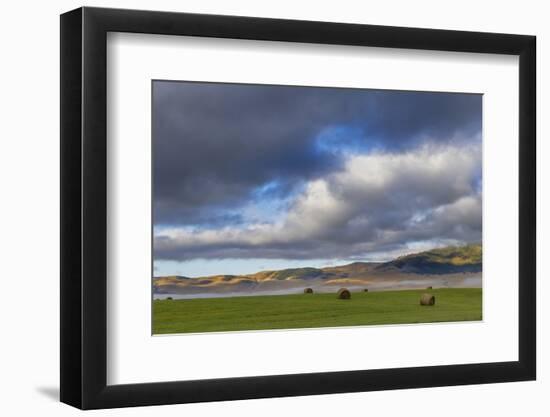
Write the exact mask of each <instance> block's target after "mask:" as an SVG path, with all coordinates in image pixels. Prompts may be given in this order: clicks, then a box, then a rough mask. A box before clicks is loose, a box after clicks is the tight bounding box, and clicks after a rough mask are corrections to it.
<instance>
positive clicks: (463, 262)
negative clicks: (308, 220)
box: [153, 244, 482, 296]
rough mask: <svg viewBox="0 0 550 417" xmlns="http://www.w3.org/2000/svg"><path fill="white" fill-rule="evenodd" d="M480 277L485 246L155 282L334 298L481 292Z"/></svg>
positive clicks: (188, 289) (179, 289) (213, 291)
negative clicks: (336, 293)
mask: <svg viewBox="0 0 550 417" xmlns="http://www.w3.org/2000/svg"><path fill="white" fill-rule="evenodd" d="M481 271H482V248H481V244H470V245H463V246H448V247H444V248H437V249H432V250H428V251H423V252H419V253H413V254H409V255H405V256H400V257H398V258H395V259H393V260H391V261H387V262H353V263H350V264H347V265H340V266H329V267H324V268H312V267H304V268H289V269H282V270H277V271H260V272H257V273H254V274H245V275H215V276H207V277H198V278H190V277H185V276H178V275H175V276H161V277H154V278H153V292H154V293H155V294H176V295H178V294H179V295H197V294H204V295H205V296H208V295H220V296H223V295H227V294H243V295H252V294H262V293H263V294H275V293H291V292H296V291H297V290H300V289H303V288H306V287H309V288H312V289H314V290H315V291H319V292H329V291H333V290H334V288H335V287H343V286H345V287H350V288H356V287H358V288H368V289H374V290H376V289H393V288H418V287H422V286H426V285H430V286H431V285H436V286H444V287H465V286H481Z"/></svg>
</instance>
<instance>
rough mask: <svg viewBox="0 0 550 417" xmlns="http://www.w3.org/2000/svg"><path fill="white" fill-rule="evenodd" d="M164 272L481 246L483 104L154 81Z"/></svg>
mask: <svg viewBox="0 0 550 417" xmlns="http://www.w3.org/2000/svg"><path fill="white" fill-rule="evenodd" d="M152 104H153V132H152V134H153V223H154V224H153V234H154V236H153V252H154V274H155V276H161V275H184V276H188V277H197V276H207V275H216V274H244V273H253V272H257V271H260V270H267V269H283V268H288V267H300V266H313V267H322V266H327V265H339V264H345V263H349V262H355V261H374V260H379V261H380V260H389V259H392V258H394V257H396V256H399V255H402V254H406V253H411V252H417V251H421V250H425V249H430V248H434V247H439V246H445V245H449V244H463V243H471V242H480V241H481V232H482V221H481V220H482V219H481V213H482V210H481V201H482V181H481V162H482V96H481V95H479V94H459V93H434V92H408V91H393V90H368V89H348V88H345V89H344V88H319V87H296V86H271V85H251V84H250V85H249V84H229V83H202V82H179V81H153V103H152Z"/></svg>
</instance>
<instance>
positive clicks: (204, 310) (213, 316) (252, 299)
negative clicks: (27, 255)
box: [153, 288, 482, 334]
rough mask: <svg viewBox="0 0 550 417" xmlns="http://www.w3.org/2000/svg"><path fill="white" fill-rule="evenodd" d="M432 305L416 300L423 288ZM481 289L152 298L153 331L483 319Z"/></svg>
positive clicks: (307, 326)
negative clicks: (432, 299) (347, 296)
mask: <svg viewBox="0 0 550 417" xmlns="http://www.w3.org/2000/svg"><path fill="white" fill-rule="evenodd" d="M426 292H428V293H430V294H433V295H434V296H435V299H436V302H435V305H434V306H421V305H419V300H420V296H421V294H423V293H426ZM481 305H482V290H481V289H480V288H452V289H451V288H442V289H433V290H402V291H401V290H400V291H380V292H359V291H356V292H352V296H351V299H349V300H340V299H337V298H336V291H335V292H334V293H330V294H320V293H314V294H292V295H271V296H249V297H231V298H200V299H199V298H197V299H186V300H155V301H153V334H170V333H200V332H226V331H236V330H268V329H299V328H314V327H340V326H359V325H374V324H405V323H429V322H445V321H474V320H481V318H482V317H481V315H482V314H481V311H482V309H481Z"/></svg>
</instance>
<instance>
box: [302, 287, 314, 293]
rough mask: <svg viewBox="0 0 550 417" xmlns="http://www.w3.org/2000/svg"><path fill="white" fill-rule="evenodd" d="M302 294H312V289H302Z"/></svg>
mask: <svg viewBox="0 0 550 417" xmlns="http://www.w3.org/2000/svg"><path fill="white" fill-rule="evenodd" d="M304 294H313V288H304Z"/></svg>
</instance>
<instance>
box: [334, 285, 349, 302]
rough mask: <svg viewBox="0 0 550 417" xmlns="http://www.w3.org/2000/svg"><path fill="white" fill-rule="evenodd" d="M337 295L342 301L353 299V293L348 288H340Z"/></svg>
mask: <svg viewBox="0 0 550 417" xmlns="http://www.w3.org/2000/svg"><path fill="white" fill-rule="evenodd" d="M336 294H337V296H338V299H340V300H349V299H350V298H351V292H350V291H349V290H348V289H347V288H340V289H339V290H338V292H337V293H336Z"/></svg>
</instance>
